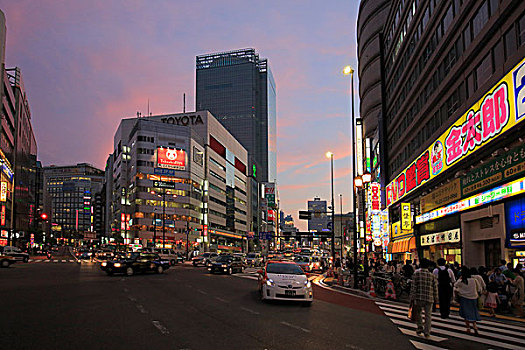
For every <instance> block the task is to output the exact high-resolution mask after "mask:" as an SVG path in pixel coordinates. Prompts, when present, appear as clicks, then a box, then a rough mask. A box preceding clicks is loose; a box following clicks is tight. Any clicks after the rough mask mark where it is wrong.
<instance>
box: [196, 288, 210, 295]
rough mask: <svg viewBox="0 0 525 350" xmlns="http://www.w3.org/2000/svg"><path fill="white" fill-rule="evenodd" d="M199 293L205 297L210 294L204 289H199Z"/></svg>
mask: <svg viewBox="0 0 525 350" xmlns="http://www.w3.org/2000/svg"><path fill="white" fill-rule="evenodd" d="M197 292H199V293H201V294H204V295H208V293H206V292H205V291H203V290H202V289H197Z"/></svg>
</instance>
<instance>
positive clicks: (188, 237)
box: [186, 221, 190, 259]
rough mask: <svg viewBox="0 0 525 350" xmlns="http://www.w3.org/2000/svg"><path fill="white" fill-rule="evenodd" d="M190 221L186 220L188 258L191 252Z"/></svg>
mask: <svg viewBox="0 0 525 350" xmlns="http://www.w3.org/2000/svg"><path fill="white" fill-rule="evenodd" d="M189 245H190V222H189V221H186V259H189V254H190V247H189Z"/></svg>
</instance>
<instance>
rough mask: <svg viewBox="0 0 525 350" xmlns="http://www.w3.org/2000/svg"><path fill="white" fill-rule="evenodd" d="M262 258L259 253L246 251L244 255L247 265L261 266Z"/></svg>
mask: <svg viewBox="0 0 525 350" xmlns="http://www.w3.org/2000/svg"><path fill="white" fill-rule="evenodd" d="M263 263H264V258H263V256H262V255H261V254H260V253H248V255H247V256H246V264H247V265H248V266H262V265H263Z"/></svg>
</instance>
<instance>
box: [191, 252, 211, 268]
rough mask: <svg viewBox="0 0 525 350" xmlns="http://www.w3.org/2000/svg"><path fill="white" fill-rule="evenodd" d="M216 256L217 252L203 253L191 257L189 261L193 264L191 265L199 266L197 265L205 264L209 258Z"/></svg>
mask: <svg viewBox="0 0 525 350" xmlns="http://www.w3.org/2000/svg"><path fill="white" fill-rule="evenodd" d="M217 256H218V254H217V253H203V254H201V255H198V256H196V257H193V258H192V259H191V263H192V264H193V266H199V265H203V266H207V264H208V263H209V261H210V259H211V258H215V257H217Z"/></svg>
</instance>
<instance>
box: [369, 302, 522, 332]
mask: <svg viewBox="0 0 525 350" xmlns="http://www.w3.org/2000/svg"><path fill="white" fill-rule="evenodd" d="M376 304H377V305H378V306H379V308H380V309H382V310H383V307H385V308H387V309H388V310H389V311H392V312H399V313H402V312H404V313H405V314H406V313H407V312H408V306H403V305H395V304H388V303H382V302H377V301H376ZM392 308H394V310H393V309H392ZM395 309H398V310H395ZM399 310H402V311H399ZM432 315H433V316H440V314H439V312H433V313H432ZM449 317H450V319H455V320H459V321H461V323H464V321H463V319H462V318H461V317H459V316H456V315H450V316H449ZM482 322H483V324H484V325H491V326H493V327H497V328H507V329H509V328H510V329H515V330H518V331H520V332H525V327H524V326H516V325H512V324H507V323H502V322H497V321H493V320H483V321H482ZM497 331H499V330H497Z"/></svg>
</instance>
